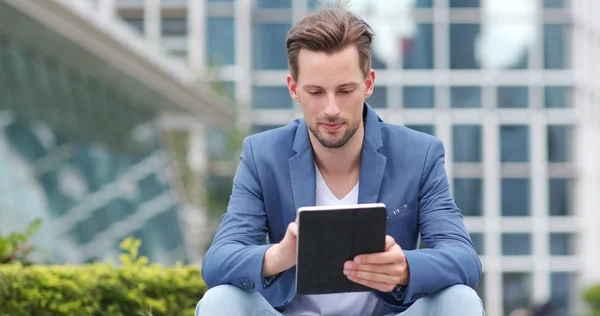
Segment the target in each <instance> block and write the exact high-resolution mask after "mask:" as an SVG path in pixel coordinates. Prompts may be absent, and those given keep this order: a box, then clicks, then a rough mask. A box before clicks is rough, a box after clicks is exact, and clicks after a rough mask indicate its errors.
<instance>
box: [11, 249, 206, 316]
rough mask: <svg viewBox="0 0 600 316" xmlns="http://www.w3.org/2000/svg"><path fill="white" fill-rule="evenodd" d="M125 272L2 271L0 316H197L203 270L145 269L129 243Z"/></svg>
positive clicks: (100, 267) (97, 267)
mask: <svg viewBox="0 0 600 316" xmlns="http://www.w3.org/2000/svg"><path fill="white" fill-rule="evenodd" d="M121 246H122V248H123V249H126V250H128V251H129V253H128V254H123V255H122V256H121V262H122V263H123V264H122V265H121V266H115V265H112V264H110V263H104V264H101V263H94V264H89V265H82V266H69V265H63V266H56V265H55V266H42V265H32V266H24V265H22V264H21V263H15V264H7V265H0V315H2V316H9V315H10V316H21V315H23V316H25V315H27V316H31V315H35V316H38V315H44V316H45V315H48V316H50V315H52V316H59V315H111V316H112V315H114V316H117V315H123V316H134V315H140V316H146V315H148V316H149V315H193V314H194V309H195V307H196V303H197V302H198V301H199V300H200V298H202V296H203V295H204V293H205V292H206V285H205V284H204V282H203V280H202V277H201V274H200V269H199V268H198V267H192V266H185V267H184V266H182V265H177V266H175V267H163V266H159V265H147V264H146V263H147V259H146V258H144V257H142V258H137V248H138V247H139V241H134V240H131V239H127V240H125V241H124V242H123V243H122V245H121Z"/></svg>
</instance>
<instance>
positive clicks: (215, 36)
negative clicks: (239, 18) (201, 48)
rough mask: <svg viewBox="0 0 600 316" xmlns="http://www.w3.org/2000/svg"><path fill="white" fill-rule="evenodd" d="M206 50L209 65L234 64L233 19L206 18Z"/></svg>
mask: <svg viewBox="0 0 600 316" xmlns="http://www.w3.org/2000/svg"><path fill="white" fill-rule="evenodd" d="M206 35H207V36H206V38H207V42H206V49H207V54H208V60H209V64H210V65H216V66H218V65H233V64H235V40H234V39H235V35H234V22H233V18H208V19H207V33H206Z"/></svg>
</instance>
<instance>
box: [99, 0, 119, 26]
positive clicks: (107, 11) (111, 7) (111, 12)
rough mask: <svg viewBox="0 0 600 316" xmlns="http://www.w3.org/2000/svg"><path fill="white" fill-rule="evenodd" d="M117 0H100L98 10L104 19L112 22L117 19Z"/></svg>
mask: <svg viewBox="0 0 600 316" xmlns="http://www.w3.org/2000/svg"><path fill="white" fill-rule="evenodd" d="M115 1H116V0H99V2H98V12H99V13H100V16H101V17H102V19H103V20H104V21H107V22H111V21H113V20H114V19H115V16H116V12H115Z"/></svg>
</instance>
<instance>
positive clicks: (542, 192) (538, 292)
mask: <svg viewBox="0 0 600 316" xmlns="http://www.w3.org/2000/svg"><path fill="white" fill-rule="evenodd" d="M529 126H530V127H529V128H530V131H531V135H530V137H529V144H530V153H531V155H530V161H529V165H530V168H531V200H530V204H531V219H532V221H531V225H532V226H531V246H532V254H531V255H532V259H533V271H532V278H533V279H532V281H533V282H532V288H531V294H532V300H533V303H534V304H543V303H545V302H546V301H547V299H548V298H549V296H550V276H549V272H550V265H549V262H550V257H549V249H548V238H549V237H548V216H547V214H548V163H547V161H548V159H547V158H546V156H547V155H546V153H547V152H548V150H547V146H546V144H547V142H546V139H547V124H546V118H545V115H544V112H541V111H532V114H531V122H530V125H529ZM505 312H506V311H505Z"/></svg>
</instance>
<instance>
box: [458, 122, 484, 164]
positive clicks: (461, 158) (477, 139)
mask: <svg viewBox="0 0 600 316" xmlns="http://www.w3.org/2000/svg"><path fill="white" fill-rule="evenodd" d="M481 147H482V146H481V125H454V126H452V152H453V160H454V162H481Z"/></svg>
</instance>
